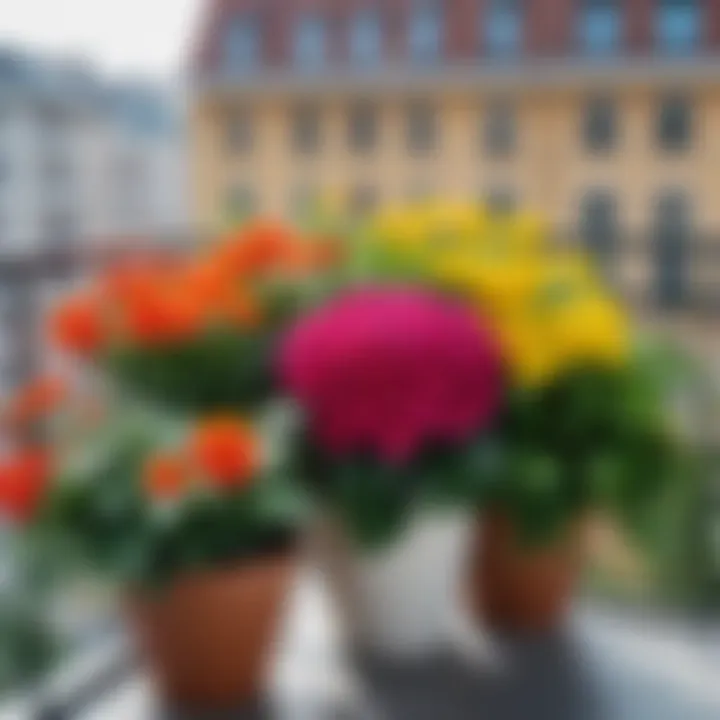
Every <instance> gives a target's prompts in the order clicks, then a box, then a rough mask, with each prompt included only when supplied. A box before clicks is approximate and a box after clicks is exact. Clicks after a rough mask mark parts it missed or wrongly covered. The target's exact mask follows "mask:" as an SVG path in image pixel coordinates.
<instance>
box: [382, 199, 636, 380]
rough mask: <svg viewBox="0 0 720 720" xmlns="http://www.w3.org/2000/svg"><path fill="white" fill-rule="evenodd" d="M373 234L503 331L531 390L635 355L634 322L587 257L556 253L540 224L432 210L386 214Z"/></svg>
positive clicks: (524, 217)
mask: <svg viewBox="0 0 720 720" xmlns="http://www.w3.org/2000/svg"><path fill="white" fill-rule="evenodd" d="M374 233H375V235H374V237H375V239H376V241H377V242H378V243H379V244H380V246H381V247H384V248H386V249H390V250H392V252H395V253H397V254H398V255H399V256H400V257H402V258H404V259H405V260H407V261H409V262H411V263H412V267H413V268H414V272H417V273H419V277H420V278H422V279H424V280H426V281H429V282H431V283H435V284H438V285H440V286H442V287H444V288H446V289H448V290H451V291H454V292H456V293H458V294H459V295H461V296H464V297H465V298H466V299H467V300H468V302H470V303H471V304H472V306H473V307H474V308H476V310H477V313H478V315H481V316H483V317H484V318H486V319H487V320H489V321H490V322H492V323H493V324H494V325H495V326H496V328H497V332H498V337H499V338H500V341H501V344H502V346H503V350H504V352H505V355H506V360H507V363H508V366H509V368H510V370H511V372H512V373H513V375H514V377H515V379H516V381H517V382H519V383H521V384H523V385H537V384H539V383H547V382H550V381H551V380H552V379H553V378H554V377H557V376H558V375H559V374H561V373H563V372H567V371H569V370H571V369H573V368H575V367H577V366H579V365H582V364H593V365H598V364H601V365H608V364H615V363H617V362H621V361H622V360H623V359H624V358H625V357H626V356H627V353H628V347H629V342H630V341H629V328H628V323H627V320H626V318H625V317H624V315H623V313H622V312H621V310H620V308H619V307H618V306H617V305H616V304H615V303H614V302H613V301H612V300H611V299H610V298H609V296H608V295H607V294H606V292H605V289H604V287H603V284H602V282H601V281H600V279H599V278H598V277H597V276H596V274H595V273H594V271H593V269H592V267H591V264H590V262H589V261H588V258H587V256H586V255H585V254H584V253H583V252H580V251H577V250H570V249H567V248H562V249H556V248H552V246H551V245H550V243H549V241H547V231H546V227H545V226H544V224H543V223H542V221H541V220H540V219H539V218H537V217H534V216H532V215H529V214H526V213H523V214H514V215H508V216H498V215H490V214H489V213H487V212H485V211H483V210H482V209H481V208H479V207H477V206H473V205H471V204H469V203H468V204H463V203H454V204H448V203H427V204H423V205H418V206H412V207H404V208H403V207H396V208H392V209H390V210H388V211H386V212H385V213H382V214H381V215H380V216H378V217H377V218H376V223H375V226H374Z"/></svg>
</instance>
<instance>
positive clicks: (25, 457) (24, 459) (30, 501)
mask: <svg viewBox="0 0 720 720" xmlns="http://www.w3.org/2000/svg"><path fill="white" fill-rule="evenodd" d="M49 477H50V457H49V455H48V454H47V452H46V451H44V450H42V449H32V448H29V449H23V450H21V451H19V452H18V453H17V454H16V455H14V456H12V457H10V458H7V459H5V460H3V461H0V513H1V514H3V515H5V516H6V517H7V518H9V519H10V520H11V521H13V522H16V523H21V524H25V523H27V522H29V521H30V520H31V519H32V518H33V516H34V515H35V513H36V512H37V509H38V507H39V506H40V503H41V502H42V499H43V495H44V494H45V489H46V487H47V484H48V480H49Z"/></svg>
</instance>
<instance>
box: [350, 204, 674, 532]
mask: <svg viewBox="0 0 720 720" xmlns="http://www.w3.org/2000/svg"><path fill="white" fill-rule="evenodd" d="M367 235H368V237H367V238H366V240H367V242H368V244H369V245H370V251H369V252H366V253H365V255H364V257H363V258H362V259H363V262H364V268H365V272H367V271H368V269H369V271H370V273H371V274H372V275H376V274H378V273H382V274H384V275H385V276H386V277H390V278H396V277H403V278H408V277H413V278H414V279H415V281H416V282H421V283H424V284H427V285H430V286H431V287H434V288H436V289H437V290H440V291H444V292H447V293H450V294H451V295H454V296H456V297H458V298H460V299H462V300H463V301H464V302H465V303H466V304H467V305H468V306H469V307H471V308H473V309H474V310H475V312H476V314H477V316H478V318H480V319H481V320H482V322H483V323H487V324H489V327H490V328H491V332H492V334H493V335H494V337H495V338H496V342H497V345H498V347H499V349H500V353H501V355H502V359H503V367H504V368H505V372H506V374H507V383H506V392H505V394H504V398H503V403H502V405H503V407H502V412H501V416H500V419H499V421H498V423H497V425H496V427H495V429H494V430H495V432H494V437H495V438H496V440H497V449H498V453H497V462H496V464H495V467H494V471H493V473H494V478H495V481H494V483H493V489H492V493H491V495H492V500H493V502H494V504H495V506H496V507H499V508H502V510H503V511H504V512H506V513H509V514H510V515H512V516H514V517H515V520H516V521H517V524H518V525H519V527H520V529H521V530H522V534H523V536H524V537H526V539H530V540H534V541H535V542H543V541H549V540H552V538H553V537H554V536H555V535H556V534H557V533H558V532H560V531H561V530H562V529H563V528H564V527H566V526H567V524H568V522H569V521H570V520H571V519H572V518H574V517H577V515H578V514H579V513H582V512H583V511H584V510H586V509H588V508H589V507H592V506H594V505H597V504H599V503H604V502H611V503H612V506H613V507H614V508H615V509H616V510H618V511H619V512H620V514H621V515H622V516H623V517H624V518H630V517H633V518H634V519H635V518H637V515H638V511H639V510H640V509H642V508H643V507H646V506H647V501H648V500H650V499H651V498H652V497H655V496H657V493H658V492H659V488H660V487H661V485H662V479H663V477H664V476H667V475H668V474H671V473H672V472H673V471H674V470H677V466H676V463H675V462H674V460H673V458H677V454H676V450H677V449H678V446H677V444H676V442H675V433H674V429H673V427H672V417H671V413H670V412H669V402H668V395H669V393H670V392H671V391H672V384H671V383H669V382H668V376H667V373H663V372H662V371H661V370H660V371H658V368H659V366H661V365H662V362H661V360H660V358H658V356H657V354H653V353H651V352H649V351H648V349H647V348H642V347H641V346H640V345H639V344H638V343H636V342H635V340H634V338H633V337H632V333H631V330H630V324H629V322H628V319H627V317H626V316H625V314H624V313H623V312H622V310H621V308H620V305H619V303H618V302H617V301H616V300H615V298H614V297H613V296H612V293H611V291H610V290H609V289H608V287H607V285H606V284H605V283H604V282H603V281H602V279H601V278H600V277H599V276H598V275H597V274H596V273H595V271H594V270H593V268H592V265H591V263H590V261H589V259H588V258H586V257H585V256H584V255H583V254H582V253H581V252H580V251H579V250H578V249H577V248H567V247H563V246H557V245H554V244H553V243H552V242H551V241H550V239H549V235H548V233H547V231H546V230H545V229H544V228H543V226H542V224H541V223H540V222H539V221H538V220H537V219H536V218H533V217H531V216H526V215H517V216H494V215H492V214H490V213H487V212H485V211H483V210H482V209H477V208H474V207H471V206H469V205H468V206H465V205H442V204H440V205H428V206H420V207H411V208H404V209H403V208H392V209H389V210H387V211H385V212H383V213H381V214H380V215H379V216H378V217H376V218H375V219H373V221H372V223H371V224H370V227H369V228H368V230H367Z"/></svg>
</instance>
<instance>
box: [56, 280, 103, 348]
mask: <svg viewBox="0 0 720 720" xmlns="http://www.w3.org/2000/svg"><path fill="white" fill-rule="evenodd" d="M50 336H51V338H52V339H53V340H54V342H56V343H57V344H58V345H59V346H60V347H62V348H64V349H65V350H69V351H71V352H75V353H78V354H80V355H92V354H93V353H95V352H97V351H98V349H99V348H100V346H101V345H102V343H103V341H104V340H105V324H104V322H103V312H102V307H101V303H100V302H99V299H98V298H97V297H96V295H95V294H93V293H89V292H87V293H84V294H81V295H76V296H74V297H71V298H69V299H68V300H66V301H65V302H64V303H63V304H62V305H60V306H59V307H58V308H57V309H56V310H55V312H54V313H53V314H52V315H51V317H50Z"/></svg>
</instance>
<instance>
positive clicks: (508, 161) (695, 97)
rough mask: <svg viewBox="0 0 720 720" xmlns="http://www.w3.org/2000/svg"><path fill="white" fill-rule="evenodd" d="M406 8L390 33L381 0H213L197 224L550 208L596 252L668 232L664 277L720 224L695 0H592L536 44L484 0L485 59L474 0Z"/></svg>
mask: <svg viewBox="0 0 720 720" xmlns="http://www.w3.org/2000/svg"><path fill="white" fill-rule="evenodd" d="M390 4H391V5H392V4H393V3H390ZM395 4H397V3H395ZM400 4H402V6H403V8H404V10H403V11H402V18H401V19H402V22H400V23H399V25H398V18H397V17H396V18H395V20H394V25H392V28H393V31H392V34H391V40H387V39H386V38H385V36H384V35H383V34H382V28H383V25H382V17H383V16H382V15H381V14H380V13H379V11H378V10H377V7H378V4H377V3H372V2H370V3H368V2H360V1H359V0H358V1H356V0H353V1H351V2H350V1H349V2H348V3H347V7H345V8H344V11H343V12H344V14H343V16H342V17H336V16H334V15H333V14H332V11H331V10H330V9H328V8H331V7H332V4H329V3H327V2H325V3H323V2H304V3H303V2H300V1H299V0H295V1H294V2H287V1H286V2H277V0H276V2H275V3H271V4H270V5H272V6H278V5H280V6H282V7H283V8H284V9H285V10H288V8H290V10H292V9H293V8H294V11H293V12H290V11H289V10H288V12H286V13H284V14H283V15H282V16H281V15H277V16H274V17H275V18H276V20H275V24H273V15H272V13H271V14H270V15H269V17H268V16H262V15H256V14H254V13H253V12H252V8H253V6H254V5H256V3H255V4H253V3H252V2H245V3H242V2H240V3H238V2H234V3H228V2H225V3H223V2H221V1H220V2H218V3H217V6H216V7H215V10H214V13H210V15H211V18H212V17H214V18H215V23H214V24H213V22H212V20H211V22H210V23H209V25H208V27H209V28H210V29H209V30H208V31H207V32H206V33H205V35H204V36H203V42H202V43H201V44H200V46H201V52H200V55H199V58H200V59H199V60H198V67H199V68H200V69H201V71H199V72H198V76H197V84H196V87H195V93H194V97H193V102H192V107H191V136H192V145H193V167H194V171H193V179H194V189H195V193H194V196H195V201H196V215H197V220H198V224H199V226H200V227H201V228H203V229H211V228H213V227H217V225H218V224H219V223H221V222H222V221H223V219H224V218H227V217H228V215H230V214H234V213H237V212H253V211H255V212H262V213H270V214H277V215H285V216H289V215H290V216H291V215H293V214H294V213H296V212H297V211H298V209H300V208H303V207H306V206H307V204H308V203H309V202H311V200H312V198H313V197H315V196H317V195H319V194H326V193H329V194H332V195H333V196H334V197H341V198H343V199H344V200H345V201H346V202H347V204H348V206H349V207H350V208H352V209H356V210H363V209H367V208H370V207H372V206H374V205H376V204H377V203H385V202H395V201H403V200H407V199H412V198H419V197H424V196H438V197H452V198H459V199H471V200H473V199H477V200H481V201H485V202H489V203H490V204H491V205H492V206H495V207H497V208H499V209H502V208H507V207H512V206H514V205H521V206H522V207H526V208H530V209H533V210H537V211H539V212H541V213H542V214H543V215H545V216H546V217H547V218H548V219H549V220H550V221H551V222H552V223H553V225H554V227H555V228H556V229H557V231H558V232H560V233H576V232H577V233H579V234H581V235H582V236H583V237H585V238H586V239H587V241H588V242H589V243H591V244H592V245H594V246H595V247H596V249H598V250H599V251H601V252H603V251H610V250H612V248H613V247H614V245H616V244H617V243H618V242H620V240H622V242H623V244H624V249H625V250H626V251H627V248H628V245H632V243H641V244H643V243H646V241H647V239H648V238H649V237H657V238H658V242H657V243H656V245H657V247H656V255H657V258H658V263H659V265H662V266H663V267H665V268H666V271H667V273H668V277H667V278H665V280H664V282H666V284H667V283H669V284H672V283H673V282H674V281H677V282H680V281H679V280H677V278H676V279H675V280H673V278H672V277H670V275H671V274H672V272H673V270H672V268H673V266H675V265H677V264H679V263H681V261H682V257H681V255H682V253H683V247H684V244H683V243H684V238H685V237H687V236H689V235H690V234H691V232H695V233H696V234H702V235H713V234H720V201H718V199H717V196H718V189H719V188H720V51H718V52H714V47H715V46H714V45H713V46H712V47H710V48H709V47H708V45H707V43H709V42H710V40H706V41H704V42H705V44H702V43H701V42H700V41H701V35H700V33H701V30H702V27H703V26H702V25H701V24H700V23H701V21H702V17H701V16H700V15H698V14H697V13H696V14H692V12H693V11H692V8H693V3H687V2H684V1H683V2H682V3H679V4H678V2H673V1H672V0H671V1H670V2H669V3H667V2H665V3H664V2H659V3H658V4H657V5H658V9H657V13H658V14H657V15H656V16H655V17H654V18H653V16H648V15H647V13H646V15H644V16H643V15H638V12H639V11H638V10H637V8H639V7H640V6H641V5H647V3H642V2H640V3H638V2H628V3H608V2H606V1H605V0H603V1H602V2H598V1H592V0H591V1H586V2H584V3H583V2H581V3H579V5H580V6H582V7H583V8H584V9H583V11H582V12H577V13H576V14H574V15H572V18H571V19H570V20H568V22H567V23H566V25H567V33H566V34H567V35H568V37H565V36H562V35H557V33H556V35H550V36H548V37H547V38H545V40H546V42H545V43H544V44H543V42H542V41H543V35H542V32H543V31H542V25H539V27H540V29H539V30H537V31H535V30H534V29H533V27H534V26H533V25H532V23H533V22H536V23H539V20H538V18H535V19H534V20H533V17H525V16H523V15H522V14H521V10H520V9H518V8H520V7H521V5H522V4H520V3H504V4H499V3H496V2H494V1H493V0H484V1H483V2H482V3H480V4H481V5H482V6H483V8H484V12H485V15H484V16H483V17H482V23H481V24H480V26H477V25H472V27H473V32H477V33H479V35H480V37H481V38H482V39H483V41H484V45H483V47H484V54H483V55H482V57H480V58H478V57H476V56H475V55H472V53H471V54H470V55H467V53H468V52H469V50H468V48H470V47H471V44H470V42H471V40H470V39H469V36H468V34H467V32H465V35H463V28H464V24H463V23H462V19H463V18H467V17H470V15H468V14H467V13H469V11H470V9H471V5H472V3H471V2H470V0H458V2H457V5H456V4H454V3H438V2H430V1H429V0H420V1H419V2H415V3H412V2H410V3H407V2H406V3H400ZM543 4H544V5H554V6H557V5H563V7H564V8H565V10H564V12H565V13H569V12H570V10H569V8H570V5H572V3H570V4H568V2H567V0H565V1H564V2H560V0H539V1H538V3H537V5H543ZM341 5H345V4H344V3H342V4H341ZM496 5H497V6H498V7H500V8H502V11H501V12H503V13H505V14H504V15H502V14H501V16H500V17H499V19H498V18H496V17H495V16H494V15H492V8H493V7H495V6H496ZM528 5H530V4H528ZM228 6H232V7H231V11H230V10H228ZM472 7H474V5H472ZM533 7H535V5H533ZM688 7H689V8H691V12H690V14H687V8H688ZM698 7H699V6H698ZM223 8H224V10H223ZM373 8H375V10H373ZM508 8H515V10H514V11H511V14H510V15H508ZM608 8H614V9H613V10H612V11H609V10H608ZM460 10H463V11H464V12H465V13H466V14H465V15H460V16H458V12H459V11H460ZM630 10H633V11H634V12H635V16H631V15H628V13H629V12H630ZM666 11H667V12H670V13H671V14H669V15H667V17H666V16H665V15H663V14H662V13H663V12H666ZM223 12H224V13H225V14H224V15H223ZM372 12H374V13H375V14H374V15H373V14H372ZM499 12H500V11H499ZM512 12H516V13H517V14H516V15H515V16H513V15H512ZM623 12H624V13H625V15H623V14H622V13H623ZM673 12H674V13H676V14H674V15H673V14H672V13H673ZM683 12H685V15H682V13H683ZM583 13H584V14H583ZM608 13H610V14H608ZM613 13H615V14H613ZM677 13H680V15H678V14H677ZM280 17H282V18H284V24H282V32H281V29H280V25H279V24H278V23H279V20H278V18H280ZM371 17H374V18H375V24H372V23H371V21H370V18H371ZM513 18H514V20H515V24H514V25H513V23H512V22H510V20H512V19H513ZM261 19H262V21H263V22H264V23H265V24H264V25H263V24H262V22H261ZM613 19H614V20H615V25H613V23H612V22H611V20H613ZM706 19H707V18H706ZM712 19H713V22H714V23H716V24H717V18H715V16H713V18H712ZM626 21H627V23H630V22H631V21H632V23H634V24H633V25H632V28H634V30H633V32H635V35H634V36H633V43H635V44H634V45H632V46H628V48H631V49H633V50H637V49H638V48H640V49H642V48H643V47H644V46H643V42H645V41H647V42H648V43H651V44H650V45H649V46H648V47H647V48H646V50H647V51H644V50H643V51H642V52H632V53H630V52H629V50H628V49H627V48H625V47H624V46H622V45H621V44H620V43H621V39H622V37H624V36H625V35H623V34H622V28H623V27H624V26H623V24H622V23H623V22H626ZM640 21H643V22H645V25H646V26H647V27H646V30H647V32H646V35H647V37H646V38H645V40H643V37H644V36H643V34H642V32H639V31H638V30H637V27H640V29H641V30H642V28H643V27H645V26H643V25H642V23H640ZM493 22H495V23H499V24H498V25H497V27H499V28H500V30H501V31H497V32H496V34H495V35H493V27H495V26H494V25H493ZM663 22H664V24H663ZM693 22H694V23H695V25H693ZM268 23H270V25H268ZM503 23H504V24H503ZM638 23H640V25H638ZM678 23H679V24H678ZM465 24H466V25H470V23H465ZM342 27H345V28H346V32H345V35H342V33H341V30H339V29H338V28H342ZM368 27H374V28H375V34H373V32H371V30H369V29H368ZM399 27H400V28H401V29H402V32H401V31H400V30H399V29H398V28H399ZM477 27H479V29H476V28H477ZM614 27H616V28H617V33H619V35H618V37H617V38H616V37H614V35H613V32H612V28H614ZM630 27H631V26H630V25H628V28H630ZM713 27H714V25H713ZM653 28H655V30H653ZM692 28H695V33H696V34H697V37H694V36H693V34H692ZM263 29H264V30H265V34H266V35H267V37H266V36H265V35H264V34H263ZM388 32H390V31H388ZM513 32H514V33H515V35H516V36H517V37H515V40H514V42H515V43H516V44H518V47H517V48H515V51H514V52H510V53H509V55H510V59H508V49H509V50H510V51H512V50H513V45H512V38H513V37H514V36H513ZM653 32H655V33H656V34H658V33H659V35H658V37H656V38H655V39H654V40H653V35H652V33H653ZM338 33H340V37H341V40H342V41H341V40H337V36H338ZM572 33H576V34H577V37H575V38H574V39H573V36H572ZM629 33H630V29H628V31H627V33H626V34H627V35H628V36H629ZM638 33H639V34H638ZM663 33H665V34H664V35H663ZM342 38H344V40H343V39H342ZM373 38H374V40H373ZM398 38H400V39H398ZM538 38H539V39H538ZM563 38H564V39H563ZM713 38H714V36H713ZM493 42H495V43H500V46H501V47H500V49H502V50H504V54H502V55H498V56H496V55H495V54H494V53H493V52H491V50H492V49H493V48H495V46H494V45H492V43H493ZM693 42H695V43H696V45H693ZM713 42H715V40H714V39H713ZM263 43H265V44H263ZM553 43H555V44H553ZM563 43H565V44H563ZM568 43H569V44H568ZM577 43H579V44H577ZM652 43H660V44H659V45H657V46H656V45H652ZM662 43H669V44H670V45H669V47H665V45H662ZM673 43H674V44H673ZM718 45H719V46H720V42H719V43H718ZM558 48H560V49H563V48H564V51H563V52H560V53H558V52H553V50H557V49H558ZM570 48H572V52H571V51H570ZM495 49H497V48H495ZM626 50H628V51H627V52H626ZM663 50H665V51H667V52H663ZM709 50H713V51H712V52H711V51H709ZM671 51H672V52H671ZM678 51H683V52H678ZM363 52H364V53H365V55H363ZM678 55H682V57H678ZM469 60H472V62H470V61H469ZM372 61H374V62H372ZM213 63H214V64H213ZM218 63H220V64H219V65H218ZM223 63H225V64H224V65H223ZM218 68H220V70H221V71H219V70H218ZM223 68H224V69H223ZM629 267H630V264H628V268H629ZM626 270H627V268H626ZM703 270H704V268H702V267H701V268H699V269H698V268H696V269H695V270H693V272H694V273H697V272H700V273H701V274H702V272H703ZM627 271H628V272H636V271H635V270H627ZM638 272H640V271H638ZM695 279H696V280H697V281H698V282H700V281H701V280H702V278H695ZM707 281H708V280H707V279H706V282H707Z"/></svg>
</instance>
